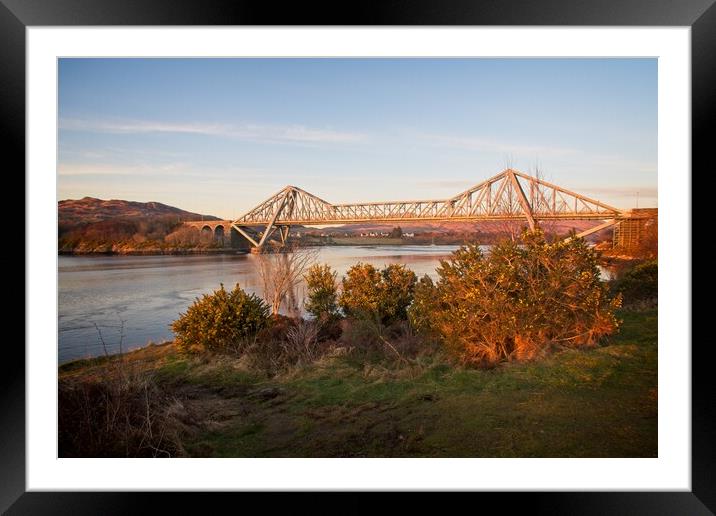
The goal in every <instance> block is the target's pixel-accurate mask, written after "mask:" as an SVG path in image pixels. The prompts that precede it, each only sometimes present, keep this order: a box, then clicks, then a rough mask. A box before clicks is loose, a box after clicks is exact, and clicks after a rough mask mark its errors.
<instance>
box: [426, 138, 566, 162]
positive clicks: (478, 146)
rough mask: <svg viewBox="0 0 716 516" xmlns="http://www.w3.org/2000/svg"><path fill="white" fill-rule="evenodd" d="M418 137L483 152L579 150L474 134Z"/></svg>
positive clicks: (542, 153)
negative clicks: (505, 140)
mask: <svg viewBox="0 0 716 516" xmlns="http://www.w3.org/2000/svg"><path fill="white" fill-rule="evenodd" d="M420 138H422V139H423V140H425V141H427V142H428V143H431V144H433V145H437V146H441V147H454V148H459V149H466V150H475V151H483V152H490V151H491V152H498V153H501V154H517V155H524V154H529V155H539V156H542V157H548V156H549V157H554V156H564V155H568V154H575V153H577V152H579V151H578V150H577V149H571V148H567V147H555V146H547V145H526V144H520V143H514V142H503V141H498V140H492V139H488V138H482V137H474V136H454V135H441V134H422V135H420Z"/></svg>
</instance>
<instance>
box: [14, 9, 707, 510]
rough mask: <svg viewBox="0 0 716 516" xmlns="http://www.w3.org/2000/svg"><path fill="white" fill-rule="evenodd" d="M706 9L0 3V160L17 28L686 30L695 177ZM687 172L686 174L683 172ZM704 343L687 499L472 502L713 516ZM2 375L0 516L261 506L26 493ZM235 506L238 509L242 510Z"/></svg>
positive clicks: (21, 42)
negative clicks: (547, 27) (528, 27)
mask: <svg viewBox="0 0 716 516" xmlns="http://www.w3.org/2000/svg"><path fill="white" fill-rule="evenodd" d="M714 1H715V0H681V1H679V2H673V1H671V0H600V1H596V0H594V1H589V0H550V1H546V2H545V1H540V2H536V1H529V0H502V1H500V2H496V1H489V0H479V1H476V0H459V1H448V0H444V1H442V2H437V1H433V2H428V1H418V0H413V1H411V2H405V1H395V0H386V1H381V2H361V3H355V4H343V3H340V2H335V3H332V4H330V5H328V6H323V5H319V4H311V5H307V4H305V3H286V5H281V6H278V5H274V4H273V3H271V2H266V1H264V2H258V1H212V2H209V1H207V0H203V1H196V0H194V1H190V2H176V1H172V0H154V1H151V2H150V1H147V0H145V1H139V0H125V1H117V0H114V1H113V0H0V34H2V38H1V41H2V43H0V55H1V56H2V67H1V68H0V99H1V102H0V109H1V110H2V111H1V116H0V124H2V128H3V131H2V134H3V137H4V143H5V144H6V152H5V160H6V162H7V158H8V157H14V158H15V160H12V161H13V162H15V163H17V164H18V165H17V166H18V167H23V169H24V165H25V29H26V28H27V27H29V26H47V25H49V26H82V25H93V26H107V25H159V26H161V25H187V26H188V25H235V26H242V25H453V26H454V25H463V26H467V25H502V26H507V25H542V26H544V25H554V26H566V25H571V26H600V25H604V26H609V25H615V26H632V25H633V26H689V27H691V38H692V41H691V45H692V46H691V50H692V53H691V57H692V63H691V71H692V72H691V73H692V170H693V171H700V172H701V173H704V174H705V173H706V171H707V166H706V163H707V160H708V158H709V156H710V152H709V151H710V150H711V149H710V148H711V147H713V144H712V142H710V141H709V139H708V137H707V129H708V126H709V125H710V122H711V121H712V120H714V119H716V101H715V100H714V96H713V95H712V94H711V93H712V92H713V91H716V6H714V5H713V4H714ZM684 173H687V174H688V173H689V171H684ZM693 176H694V174H693V172H691V177H692V178H693ZM23 190H24V186H23ZM694 204H695V201H694ZM692 205H693V204H692ZM692 219H693V217H692ZM692 267H693V266H692ZM28 274H31V271H28V270H27V269H25V281H26V284H27V275H28ZM29 302H30V303H31V302H32V299H30V300H29ZM27 306H29V305H27ZM684 344H687V343H684ZM688 344H692V343H688ZM708 344H709V341H708V340H705V341H702V342H698V343H697V345H692V373H693V375H692V463H691V465H692V490H691V491H690V492H661V491H655V492H589V493H576V492H570V493H555V492H550V493H538V492H531V493H513V492H505V493H479V494H478V495H477V496H479V497H481V498H483V499H484V500H480V502H484V501H494V502H497V503H498V504H499V507H500V510H501V511H504V510H510V509H514V508H516V507H519V506H524V505H527V506H528V507H529V510H530V512H537V513H543V512H544V513H549V514H585V515H589V514H693V515H698V514H713V513H714V511H716V489H715V486H716V482H714V480H713V478H712V477H711V475H713V474H714V473H716V468H715V467H714V464H715V462H716V461H715V458H716V457H715V455H716V446H715V445H714V441H715V440H716V439H714V437H716V423H715V421H716V418H715V417H714V410H713V402H712V401H711V395H712V393H713V392H714V380H713V378H714V375H713V374H711V373H710V371H707V368H709V367H710V361H709V360H708V359H707V358H706V353H707V351H708V347H709V346H708ZM0 364H2V365H0V368H2V374H0V399H2V403H1V405H0V435H1V438H0V510H3V511H5V510H7V513H8V514H56V513H58V512H59V513H68V514H77V515H81V514H130V513H145V512H149V511H150V510H151V507H152V505H154V504H155V503H157V502H159V503H161V504H162V507H163V509H169V508H170V507H176V508H177V509H176V510H178V511H179V513H182V514H183V513H189V512H194V509H197V510H198V509H199V508H202V509H203V510H204V511H206V509H207V508H208V507H209V506H213V505H214V504H218V503H221V504H223V503H224V502H227V501H228V502H229V503H235V502H233V501H232V500H227V498H232V499H233V497H236V496H242V497H248V498H254V497H255V496H258V494H253V493H251V494H250V493H243V494H242V493H191V494H190V493H124V492H113V493H96V492H95V493H70V492H44V493H40V492H26V489H25V472H26V470H25V431H26V428H25V353H24V350H23V349H22V348H20V347H19V346H14V347H13V346H9V345H8V346H6V349H5V355H4V357H3V360H1V361H0ZM272 496H275V494H273V495H272ZM315 496H317V494H315V493H301V494H299V495H294V496H292V499H291V501H290V503H291V506H292V508H293V511H295V510H300V509H308V510H311V511H312V512H315V511H316V510H318V511H321V512H323V511H324V510H326V511H329V510H330V512H334V510H341V512H343V511H344V510H346V509H349V508H350V510H351V511H368V510H373V509H374V508H376V506H375V504H374V502H372V501H371V500H370V499H371V497H373V496H375V495H374V494H368V495H362V496H360V497H358V498H357V499H356V501H355V502H352V503H350V504H346V502H345V501H344V500H341V501H338V502H336V503H331V502H330V501H328V500H326V499H325V498H324V496H325V494H323V493H321V497H322V498H321V502H322V503H321V502H319V503H320V505H316V503H317V502H316V500H315ZM349 496H356V495H355V494H353V495H349ZM471 496H475V495H474V494H471ZM406 498H408V497H406ZM423 498H424V496H423V494H422V493H415V494H413V495H411V497H410V499H411V500H412V503H416V502H417V503H418V504H422V503H423ZM281 499H284V497H283V496H281V497H279V498H278V499H276V498H274V500H276V501H280V500H281ZM209 500H210V501H209ZM248 501H249V502H251V501H253V500H248ZM457 501H458V503H459V502H461V501H460V500H457ZM242 502H243V503H244V504H245V503H246V500H243V501H242ZM326 502H328V503H326ZM272 503H275V502H272ZM470 503H474V502H470ZM209 504H210V505H209ZM338 504H340V505H338ZM321 507H325V508H326V509H321ZM331 508H332V509H333V510H331ZM341 508H342V509H341Z"/></svg>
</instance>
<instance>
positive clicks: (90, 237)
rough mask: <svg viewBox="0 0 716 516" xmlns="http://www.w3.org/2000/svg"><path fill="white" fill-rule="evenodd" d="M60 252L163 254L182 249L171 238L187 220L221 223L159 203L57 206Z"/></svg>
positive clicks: (78, 201) (75, 202)
mask: <svg viewBox="0 0 716 516" xmlns="http://www.w3.org/2000/svg"><path fill="white" fill-rule="evenodd" d="M57 212H58V213H57V215H58V249H59V251H60V252H80V253H87V252H90V253H91V252H131V251H146V252H152V251H157V252H162V251H166V250H173V249H177V248H178V247H182V246H181V245H179V244H177V242H176V241H173V240H176V239H172V238H171V235H172V234H173V233H174V232H175V231H176V230H177V229H178V228H179V227H180V226H181V223H182V222H184V221H187V220H201V219H203V220H219V219H218V217H214V216H211V215H202V214H199V213H192V212H189V211H185V210H182V209H179V208H175V207H174V206H168V205H166V204H162V203H159V202H136V201H124V200H117V199H112V200H102V199H96V198H94V197H84V198H82V199H76V200H75V199H67V200H63V201H59V202H58V203H57Z"/></svg>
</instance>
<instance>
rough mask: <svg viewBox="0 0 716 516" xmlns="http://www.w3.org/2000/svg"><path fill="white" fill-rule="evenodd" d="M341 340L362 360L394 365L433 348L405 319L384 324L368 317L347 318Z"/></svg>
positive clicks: (408, 360) (405, 362)
mask: <svg viewBox="0 0 716 516" xmlns="http://www.w3.org/2000/svg"><path fill="white" fill-rule="evenodd" d="M340 343H341V344H342V345H343V346H346V347H347V348H348V350H349V353H350V354H351V355H352V356H353V357H354V358H357V359H359V360H361V361H365V362H385V363H389V364H395V365H408V364H409V363H410V361H411V360H412V359H414V358H416V357H418V356H420V355H421V354H424V353H426V352H430V351H432V349H433V348H431V347H430V346H429V345H428V344H426V341H425V340H424V339H423V338H422V337H421V336H420V335H418V334H417V333H416V332H415V331H414V330H413V328H412V327H411V325H410V324H409V323H408V322H406V321H397V322H394V323H392V324H390V325H385V324H383V323H382V322H381V321H380V320H378V319H371V318H367V317H361V318H356V319H347V320H345V321H344V322H343V333H342V334H341V338H340Z"/></svg>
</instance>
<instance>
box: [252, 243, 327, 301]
mask: <svg viewBox="0 0 716 516" xmlns="http://www.w3.org/2000/svg"><path fill="white" fill-rule="evenodd" d="M264 249H265V250H264V252H262V253H260V254H257V255H256V261H257V269H258V273H259V277H260V278H261V283H262V286H263V294H264V299H265V300H266V302H267V303H268V304H269V306H270V308H271V314H272V315H277V314H278V313H279V310H280V309H281V307H282V306H284V305H287V306H286V308H287V310H288V312H289V313H292V314H294V315H297V312H298V303H297V301H296V288H297V287H298V285H299V284H300V283H301V282H302V281H303V276H304V274H305V273H306V271H307V270H308V268H309V267H310V266H311V265H312V264H313V263H314V262H315V260H316V255H317V254H318V249H316V248H310V247H298V246H292V247H289V246H285V247H283V248H278V249H272V248H271V247H266V248H264Z"/></svg>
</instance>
